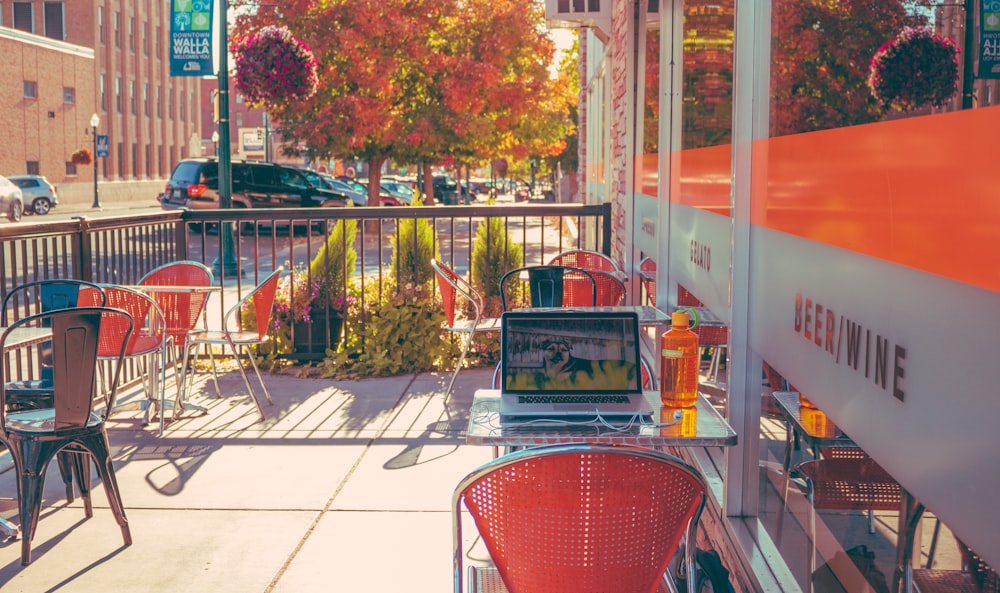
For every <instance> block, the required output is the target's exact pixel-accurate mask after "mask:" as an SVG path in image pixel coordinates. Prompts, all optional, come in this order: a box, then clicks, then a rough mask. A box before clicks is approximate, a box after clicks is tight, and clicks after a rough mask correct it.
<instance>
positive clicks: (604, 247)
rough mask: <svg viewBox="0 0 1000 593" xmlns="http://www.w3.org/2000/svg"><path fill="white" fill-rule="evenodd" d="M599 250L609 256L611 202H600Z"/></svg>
mask: <svg viewBox="0 0 1000 593" xmlns="http://www.w3.org/2000/svg"><path fill="white" fill-rule="evenodd" d="M601 210H602V212H601V222H602V223H603V225H602V227H601V231H602V232H601V252H602V253H604V255H607V256H608V257H611V202H604V203H603V204H601Z"/></svg>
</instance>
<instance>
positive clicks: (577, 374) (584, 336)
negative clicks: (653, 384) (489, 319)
mask: <svg viewBox="0 0 1000 593" xmlns="http://www.w3.org/2000/svg"><path fill="white" fill-rule="evenodd" d="M638 340H639V336H638V319H637V317H636V316H635V314H632V313H622V314H608V313H581V312H560V313H555V314H552V313H549V314H545V313H541V312H523V313H505V314H504V319H503V327H502V332H501V341H502V343H501V349H502V354H501V372H502V373H503V385H502V389H501V391H502V392H503V393H515V394H523V393H538V392H545V393H547V394H559V393H566V394H608V393H619V394H621V393H641V392H642V388H641V382H640V381H641V377H640V372H641V371H640V368H639V362H638V361H639V342H638Z"/></svg>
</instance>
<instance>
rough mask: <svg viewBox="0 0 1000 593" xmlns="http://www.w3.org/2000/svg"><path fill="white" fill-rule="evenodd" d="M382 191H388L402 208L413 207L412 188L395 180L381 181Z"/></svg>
mask: <svg viewBox="0 0 1000 593" xmlns="http://www.w3.org/2000/svg"><path fill="white" fill-rule="evenodd" d="M381 185H382V189H384V190H386V191H388V192H389V193H390V194H392V196H393V197H394V198H396V200H397V201H398V202H399V203H400V204H402V205H404V206H412V205H413V188H411V187H409V186H407V185H405V184H403V183H400V182H398V181H395V180H392V179H390V180H388V181H386V180H383V181H382V182H381Z"/></svg>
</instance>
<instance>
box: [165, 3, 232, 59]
mask: <svg viewBox="0 0 1000 593" xmlns="http://www.w3.org/2000/svg"><path fill="white" fill-rule="evenodd" d="M212 1H213V0H171V1H170V76H207V75H210V74H213V73H214V72H213V68H212ZM223 1H226V0H223Z"/></svg>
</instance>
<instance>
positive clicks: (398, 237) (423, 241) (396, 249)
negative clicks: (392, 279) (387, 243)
mask: <svg viewBox="0 0 1000 593" xmlns="http://www.w3.org/2000/svg"><path fill="white" fill-rule="evenodd" d="M390 240H391V242H392V270H393V272H394V273H396V274H398V285H399V286H402V287H406V286H407V285H410V286H421V287H423V286H426V285H427V284H428V283H430V281H431V278H433V276H434V269H433V268H432V267H431V259H432V258H440V255H439V254H438V251H437V245H435V243H434V227H433V225H431V221H430V220H428V219H426V218H404V219H400V220H399V222H398V223H397V233H396V234H395V235H392V236H391V237H390Z"/></svg>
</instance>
